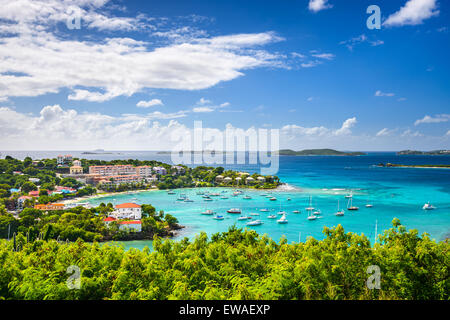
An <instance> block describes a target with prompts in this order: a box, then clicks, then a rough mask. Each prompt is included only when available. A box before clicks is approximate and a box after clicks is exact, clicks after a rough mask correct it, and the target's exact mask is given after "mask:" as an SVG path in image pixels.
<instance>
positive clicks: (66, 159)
mask: <svg viewBox="0 0 450 320" xmlns="http://www.w3.org/2000/svg"><path fill="white" fill-rule="evenodd" d="M67 162H72V155H70V154H66V155H65V156H62V155H59V156H57V157H56V163H57V164H65V163H67Z"/></svg>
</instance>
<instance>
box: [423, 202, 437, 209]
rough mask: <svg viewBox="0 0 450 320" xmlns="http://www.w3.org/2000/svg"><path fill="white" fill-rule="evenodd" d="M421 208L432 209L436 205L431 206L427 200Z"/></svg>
mask: <svg viewBox="0 0 450 320" xmlns="http://www.w3.org/2000/svg"><path fill="white" fill-rule="evenodd" d="M422 209H423V210H434V209H436V207H433V205H432V204H430V202H429V201H428V203H425V204H424V205H423V207H422Z"/></svg>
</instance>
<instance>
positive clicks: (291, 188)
mask: <svg viewBox="0 0 450 320" xmlns="http://www.w3.org/2000/svg"><path fill="white" fill-rule="evenodd" d="M276 190H277V191H301V189H300V188H299V187H296V186H293V185H290V184H288V183H285V184H282V185H281V186H279V187H278V188H277V189H276Z"/></svg>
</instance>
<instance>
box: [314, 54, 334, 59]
mask: <svg viewBox="0 0 450 320" xmlns="http://www.w3.org/2000/svg"><path fill="white" fill-rule="evenodd" d="M312 56H313V57H316V58H320V59H325V60H333V59H334V58H335V57H336V56H335V55H334V54H332V53H316V54H312Z"/></svg>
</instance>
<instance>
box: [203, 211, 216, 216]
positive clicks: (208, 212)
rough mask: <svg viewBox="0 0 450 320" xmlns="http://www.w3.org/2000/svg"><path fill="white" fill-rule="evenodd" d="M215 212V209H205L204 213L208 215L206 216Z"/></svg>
mask: <svg viewBox="0 0 450 320" xmlns="http://www.w3.org/2000/svg"><path fill="white" fill-rule="evenodd" d="M214 213H215V212H214V211H213V210H205V211H203V212H202V214H203V215H206V216H210V215H212V214H214Z"/></svg>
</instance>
